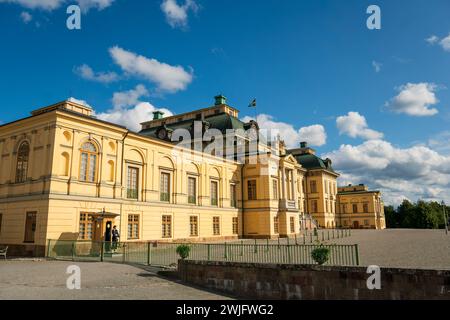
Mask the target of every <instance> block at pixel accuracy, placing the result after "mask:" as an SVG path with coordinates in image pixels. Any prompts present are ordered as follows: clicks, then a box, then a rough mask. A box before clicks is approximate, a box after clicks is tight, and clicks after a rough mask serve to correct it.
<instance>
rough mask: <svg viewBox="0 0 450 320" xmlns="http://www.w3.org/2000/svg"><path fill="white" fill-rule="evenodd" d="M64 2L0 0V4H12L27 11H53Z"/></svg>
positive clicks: (61, 0)
mask: <svg viewBox="0 0 450 320" xmlns="http://www.w3.org/2000/svg"><path fill="white" fill-rule="evenodd" d="M65 1H66V0H0V3H2V2H3V3H14V4H18V5H21V6H22V7H25V8H28V9H42V10H54V9H57V8H58V7H59V6H60V5H61V4H62V3H63V2H65Z"/></svg>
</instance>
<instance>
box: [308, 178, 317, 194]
mask: <svg viewBox="0 0 450 320" xmlns="http://www.w3.org/2000/svg"><path fill="white" fill-rule="evenodd" d="M309 188H310V189H311V193H317V182H316V181H315V180H311V181H310V182H309Z"/></svg>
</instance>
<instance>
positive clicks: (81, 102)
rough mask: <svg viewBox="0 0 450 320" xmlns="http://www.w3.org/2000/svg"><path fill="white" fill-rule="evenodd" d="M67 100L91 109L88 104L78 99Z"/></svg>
mask: <svg viewBox="0 0 450 320" xmlns="http://www.w3.org/2000/svg"><path fill="white" fill-rule="evenodd" d="M67 100H69V101H72V102H75V103H78V104H81V105H83V106H86V107H89V108H92V107H91V106H90V105H89V103H87V102H86V101H85V100H80V99H77V98H74V97H70V98H69V99H67Z"/></svg>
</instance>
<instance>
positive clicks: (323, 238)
mask: <svg viewBox="0 0 450 320" xmlns="http://www.w3.org/2000/svg"><path fill="white" fill-rule="evenodd" d="M324 240H325V237H324V235H323V231H322V241H324Z"/></svg>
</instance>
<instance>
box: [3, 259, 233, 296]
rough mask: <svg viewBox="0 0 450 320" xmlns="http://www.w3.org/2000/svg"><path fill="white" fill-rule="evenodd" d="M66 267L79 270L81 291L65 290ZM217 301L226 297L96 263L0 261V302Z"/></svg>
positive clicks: (135, 270)
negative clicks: (80, 300) (6, 300)
mask: <svg viewBox="0 0 450 320" xmlns="http://www.w3.org/2000/svg"><path fill="white" fill-rule="evenodd" d="M69 265H77V266H79V267H80V269H81V289H80V290H69V289H67V287H66V280H67V278H68V277H69V276H70V275H69V274H66V269H67V267H68V266H69ZM2 299H3V300H5V299H25V300H28V299H33V300H40V299H43V300H44V299H45V300H47V299H52V300H53V299H64V300H77V299H83V300H99V299H110V300H117V299H133V300H141V299H145V300H166V299H170V300H190V299H192V300H221V299H228V298H227V297H224V296H221V295H217V294H213V293H210V292H207V291H203V290H199V289H195V288H192V287H189V286H185V285H182V284H180V283H177V282H173V281H169V280H166V279H163V278H160V277H158V276H156V275H155V273H153V272H149V271H146V270H144V269H141V268H137V267H133V266H129V265H122V264H114V263H97V262H84V263H83V262H76V263H73V262H64V261H45V260H41V261H31V260H27V261H18V260H10V261H1V260H0V300H2Z"/></svg>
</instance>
